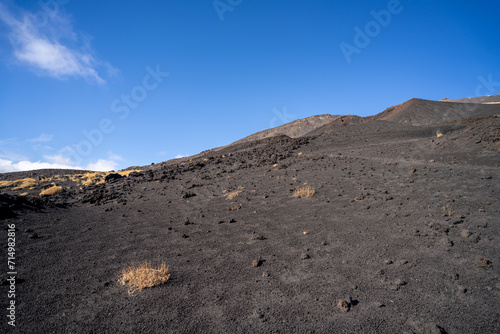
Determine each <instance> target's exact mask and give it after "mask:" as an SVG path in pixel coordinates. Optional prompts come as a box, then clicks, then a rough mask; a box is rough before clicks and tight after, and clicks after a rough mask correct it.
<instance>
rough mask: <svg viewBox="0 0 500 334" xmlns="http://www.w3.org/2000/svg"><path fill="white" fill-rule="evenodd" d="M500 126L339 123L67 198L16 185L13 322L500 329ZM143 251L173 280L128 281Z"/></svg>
mask: <svg viewBox="0 0 500 334" xmlns="http://www.w3.org/2000/svg"><path fill="white" fill-rule="evenodd" d="M499 129H500V118H498V117H496V116H489V117H484V118H480V119H469V120H462V121H454V122H450V123H449V124H445V125H439V126H426V127H414V126H410V125H402V124H396V123H390V122H383V121H376V122H369V123H362V124H357V125H349V126H343V125H339V126H337V127H332V128H330V129H329V133H328V134H323V135H319V136H315V137H307V138H297V139H291V138H288V137H285V136H282V137H275V138H268V139H265V140H261V141H257V142H251V143H243V144H240V145H236V146H232V147H228V148H226V149H225V150H226V151H219V152H217V155H215V154H214V155H210V154H206V155H205V156H204V157H199V158H196V159H193V160H192V161H189V160H187V159H186V160H185V161H184V162H183V163H177V164H172V163H169V164H167V163H165V164H157V165H153V166H146V167H143V168H142V169H143V171H142V172H138V173H132V174H131V175H130V176H128V177H117V178H111V177H109V178H108V179H107V181H106V182H105V183H104V184H98V185H90V186H82V189H80V187H78V186H75V184H74V183H72V182H71V181H68V180H66V181H64V179H61V180H60V181H58V182H59V183H58V182H56V183H58V184H57V185H61V186H63V191H62V193H60V194H57V195H53V196H44V197H40V196H38V193H39V192H40V188H39V187H40V185H39V186H37V187H38V188H37V187H35V188H34V189H31V190H28V192H29V195H26V196H23V197H20V196H15V195H14V194H18V193H19V192H21V191H24V189H23V190H21V191H14V190H11V188H3V189H1V191H3V192H4V195H3V196H2V197H0V204H1V207H2V208H3V211H2V215H3V216H2V217H3V218H4V219H3V220H0V222H1V224H2V226H3V229H2V231H3V233H4V236H3V237H2V240H4V241H3V243H4V244H5V241H6V239H7V231H6V229H7V226H8V225H9V224H15V225H16V266H17V272H18V282H17V284H16V299H15V300H16V328H15V329H13V328H12V327H10V326H8V325H7V324H6V314H7V311H6V308H7V301H8V299H7V297H6V296H7V290H8V286H7V285H5V282H4V283H3V284H2V286H1V290H0V292H1V296H2V298H0V305H1V308H2V310H3V311H2V314H3V315H2V322H1V328H0V331H2V332H19V333H161V332H166V333H188V332H189V333H195V332H206V333H219V332H223V333H236V332H242V333H264V332H266V333H267V332H280V333H313V332H315V333H499V332H500V221H499V217H500V215H499V211H500V203H499V193H500V183H499V179H500V169H499V164H500V159H499V153H498V152H499V148H500V147H499V143H500V138H499ZM437 134H438V135H439V134H442V136H439V137H438V136H437ZM22 177H29V175H27V174H26V175H23V174H22V173H20V174H19V173H18V174H15V175H10V174H6V175H4V176H3V179H4V180H6V179H13V178H22ZM38 180H40V179H38ZM305 184H307V185H310V186H312V187H314V189H315V194H314V195H313V196H312V197H310V198H296V197H293V190H294V189H297V188H299V187H301V186H304V185H305ZM237 190H239V191H240V192H239V193H238V195H237V196H236V197H234V198H233V199H232V200H230V199H228V196H225V195H227V194H228V193H229V192H231V191H237ZM6 253H7V248H5V247H3V248H2V258H3V259H6V258H7V254H6ZM256 259H260V260H261V261H260V263H259V264H260V266H255V267H254V266H253V265H252V261H253V260H256ZM486 259H487V260H486ZM145 260H148V261H151V262H156V261H161V260H165V261H166V262H167V264H168V266H169V267H170V272H171V275H172V276H171V278H170V280H169V281H168V282H167V283H166V284H165V285H161V286H157V287H153V288H148V289H145V290H142V291H140V292H137V293H135V294H134V295H129V294H128V293H127V288H126V287H124V286H120V285H118V284H117V279H118V273H119V272H120V270H121V269H122V268H124V267H125V266H127V265H129V264H134V263H138V262H142V261H145ZM488 260H489V261H488ZM4 262H6V261H4ZM3 268H4V269H3V272H4V273H6V272H7V270H6V269H5V266H4V267H3ZM340 299H343V300H344V301H345V302H346V304H343V303H340V304H339V300H340ZM338 305H339V306H346V305H348V306H349V307H345V308H343V310H341V309H339V307H338ZM346 310H348V312H343V311H346Z"/></svg>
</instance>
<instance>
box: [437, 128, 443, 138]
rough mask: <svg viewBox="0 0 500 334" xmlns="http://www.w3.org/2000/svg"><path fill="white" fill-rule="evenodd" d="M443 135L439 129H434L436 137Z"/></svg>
mask: <svg viewBox="0 0 500 334" xmlns="http://www.w3.org/2000/svg"><path fill="white" fill-rule="evenodd" d="M442 136H443V133H442V132H441V131H439V130H437V131H436V137H438V138H441V137H442Z"/></svg>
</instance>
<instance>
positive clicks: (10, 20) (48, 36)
mask: <svg viewBox="0 0 500 334" xmlns="http://www.w3.org/2000/svg"><path fill="white" fill-rule="evenodd" d="M15 11H16V12H19V15H18V17H16V16H15V15H14V14H13V13H12V12H11V11H9V10H8V9H7V6H5V5H3V4H1V3H0V21H3V22H4V23H5V24H6V25H7V26H8V28H9V33H8V34H7V35H8V37H9V40H10V43H11V45H12V47H13V49H14V50H13V51H14V56H15V58H16V59H17V60H18V61H20V62H21V63H24V64H28V65H30V66H31V67H33V68H34V69H36V70H38V71H40V72H41V73H43V74H46V75H49V76H52V77H55V78H59V79H63V78H66V77H80V78H84V79H87V80H91V81H95V82H97V83H98V84H103V83H104V82H105V80H104V79H102V78H101V76H100V75H99V73H98V72H97V67H99V66H103V67H105V68H106V69H107V71H108V72H110V73H111V72H113V71H112V70H111V69H112V67H111V66H109V65H108V64H106V63H103V62H101V61H99V60H97V59H96V58H95V57H94V53H93V51H92V49H91V48H90V43H89V42H88V38H86V37H81V38H80V39H81V40H82V41H78V38H77V36H78V34H76V33H75V32H74V31H73V27H72V26H71V23H70V20H69V19H68V17H66V16H64V15H63V13H62V12H61V10H59V11H57V12H55V13H51V15H46V17H45V18H46V21H45V22H43V23H44V24H43V25H42V24H41V23H38V26H37V22H38V20H39V18H38V17H37V16H35V15H34V14H32V13H29V12H27V11H24V10H22V9H18V8H16V9H15ZM42 13H43V12H42ZM68 38H69V39H70V41H66V42H67V43H63V39H68ZM70 42H73V43H72V44H76V45H73V46H71V45H69V44H71V43H70ZM78 42H79V43H78ZM64 44H66V45H64Z"/></svg>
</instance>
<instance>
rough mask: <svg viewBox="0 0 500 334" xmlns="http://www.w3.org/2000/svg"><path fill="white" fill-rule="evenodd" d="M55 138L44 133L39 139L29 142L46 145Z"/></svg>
mask: <svg viewBox="0 0 500 334" xmlns="http://www.w3.org/2000/svg"><path fill="white" fill-rule="evenodd" d="M53 137H54V136H53V135H48V134H46V133H42V134H41V135H40V136H38V137H37V138H32V139H30V140H29V141H30V142H32V143H46V142H49V141H51V140H52V138H53Z"/></svg>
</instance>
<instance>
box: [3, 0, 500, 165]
mask: <svg viewBox="0 0 500 334" xmlns="http://www.w3.org/2000/svg"><path fill="white" fill-rule="evenodd" d="M498 9H500V4H499V3H498V2H497V1H492V0H491V1H484V2H482V3H481V4H480V5H478V4H473V3H470V2H468V1H441V2H438V3H436V2H435V1H430V0H429V1H425V0H399V1H398V0H375V1H371V2H369V3H367V2H363V1H352V0H340V1H335V2H332V1H327V0H317V1H314V2H310V1H305V0H291V1H285V0H276V1H273V2H269V1H264V0H255V1H247V0H231V1H229V0H215V1H197V2H190V3H186V2H179V1H173V0H168V1H149V2H147V3H141V2H139V1H120V2H116V1H109V2H105V3H102V2H98V1H94V0H90V1H78V0H39V1H38V0H37V1H30V0H28V1H17V2H16V1H13V0H0V102H1V104H0V108H1V109H0V110H1V114H0V116H1V119H2V122H1V123H0V172H10V171H20V170H30V169H38V168H78V169H91V170H112V169H115V170H116V169H121V168H126V167H128V166H133V165H136V166H137V165H146V164H149V163H151V162H160V161H164V160H168V159H172V158H175V157H181V156H187V155H192V154H196V153H199V152H201V151H203V150H206V149H210V148H214V147H219V146H223V145H226V144H229V143H231V142H234V141H236V140H238V139H241V138H244V137H246V136H247V135H250V134H253V133H256V132H259V131H261V130H264V129H267V128H271V127H275V126H279V125H282V124H285V123H288V122H291V121H293V120H296V119H300V118H306V117H309V116H313V115H319V114H354V115H359V116H367V115H373V114H376V113H378V112H381V111H382V110H384V109H385V108H387V107H389V106H391V105H396V104H400V103H403V102H405V101H406V100H409V99H411V98H414V97H417V98H424V99H430V100H439V99H441V98H463V97H473V96H478V95H493V94H500V65H499V64H498V61H497V60H498V59H499V58H500V57H499V53H500V52H499V51H500V37H499V36H498V34H497V33H496V32H497V31H498V28H500V24H499V23H498V20H497V18H496V13H498Z"/></svg>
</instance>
